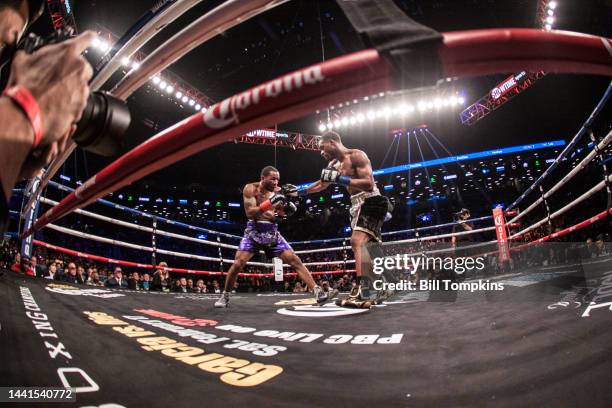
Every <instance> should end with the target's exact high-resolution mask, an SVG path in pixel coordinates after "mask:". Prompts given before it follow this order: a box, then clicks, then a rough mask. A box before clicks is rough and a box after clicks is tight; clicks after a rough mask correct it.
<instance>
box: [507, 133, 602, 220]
mask: <svg viewBox="0 0 612 408" xmlns="http://www.w3.org/2000/svg"><path fill="white" fill-rule="evenodd" d="M610 142H612V131H610V132H608V134H607V136H606V137H605V138H604V139H603V140H602V141H601V142H599V144H598V145H597V146H596V147H595V146H594V147H593V150H591V152H590V153H589V154H588V155H587V156H586V157H585V158H584V159H582V161H581V162H580V163H579V164H578V165H577V166H576V167H574V168H573V169H572V171H570V172H569V173H567V174H566V175H565V176H564V177H563V178H562V179H561V180H559V182H558V183H557V184H555V185H554V186H553V187H551V188H550V189H549V190H548V191H547V192H546V193H544V195H543V196H542V197H540V198H538V199H537V200H536V201H535V202H534V203H533V204H531V205H530V206H529V207H527V208H526V209H525V211H522V212H521V213H520V214H518V215H517V216H516V217H514V218H513V219H511V220H510V221H508V224H511V223H514V222H517V221H518V220H520V219H521V218H522V217H523V216H525V215H526V214H528V213H530V212H531V211H532V210H533V209H534V208H536V207H537V206H538V205H540V204H541V203H542V202H543V201H544V200H545V199H547V198H548V197H550V196H551V195H552V194H554V193H555V192H557V191H558V190H559V189H560V188H561V187H563V186H564V185H565V184H567V182H568V181H569V180H570V179H572V178H573V177H574V176H575V175H576V174H578V172H580V171H581V170H584V169H585V168H586V166H587V165H588V164H589V163H590V162H591V161H592V160H593V159H594V158H595V157H596V156H597V154H598V152H599V151H601V150H603V149H605V148H606V147H607V146H608V145H609V144H610ZM555 160H558V159H555Z"/></svg>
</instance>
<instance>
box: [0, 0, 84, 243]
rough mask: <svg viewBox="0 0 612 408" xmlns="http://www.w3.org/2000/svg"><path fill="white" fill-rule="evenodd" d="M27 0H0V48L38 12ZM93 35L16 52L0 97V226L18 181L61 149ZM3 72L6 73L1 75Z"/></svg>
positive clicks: (79, 109) (76, 113)
mask: <svg viewBox="0 0 612 408" xmlns="http://www.w3.org/2000/svg"><path fill="white" fill-rule="evenodd" d="M36 4H37V2H35V1H32V2H28V1H25V0H16V1H11V0H2V1H0V41H1V44H0V47H1V48H0V49H1V51H2V53H5V52H8V51H9V50H10V49H11V48H14V47H15V46H16V44H17V43H18V42H19V40H20V38H21V37H22V36H23V35H24V32H25V29H26V28H27V26H28V25H29V24H31V22H32V19H33V18H35V17H37V13H33V12H31V10H30V6H32V5H34V6H35V5H36ZM94 38H95V33H93V32H91V31H87V32H85V33H83V34H81V35H79V36H77V37H74V38H71V39H69V40H66V41H63V42H61V43H58V44H52V45H48V46H45V47H42V48H40V49H39V50H37V51H35V52H34V53H32V54H26V53H25V52H23V51H17V52H16V53H15V56H14V58H13V60H12V63H11V66H10V74H8V75H9V77H8V82H7V86H6V88H5V89H4V90H3V92H2V97H0V183H1V184H2V189H0V191H1V193H0V229H1V230H3V231H4V229H5V223H6V221H7V219H8V208H7V202H8V199H9V198H10V195H11V190H12V189H13V186H14V185H15V183H16V182H17V181H19V180H22V179H25V178H30V177H32V176H34V175H36V174H37V173H38V172H39V171H40V170H41V169H42V168H43V167H44V166H45V165H47V164H48V163H50V162H51V160H53V158H54V157H55V156H56V155H57V154H59V153H60V152H62V151H63V150H64V149H65V147H66V144H67V142H68V138H69V137H70V134H71V132H73V131H74V129H75V127H76V126H75V125H74V124H75V123H77V122H78V121H79V119H80V118H81V115H82V113H83V110H84V109H85V106H86V104H87V100H88V97H89V86H88V81H89V79H90V78H91V76H92V72H93V71H92V68H91V66H90V64H89V63H88V62H87V61H86V60H85V58H84V57H83V56H81V53H82V52H83V51H84V50H85V49H86V48H87V47H88V46H89V45H90V43H91V42H92V40H93V39H94ZM5 75H6V73H5Z"/></svg>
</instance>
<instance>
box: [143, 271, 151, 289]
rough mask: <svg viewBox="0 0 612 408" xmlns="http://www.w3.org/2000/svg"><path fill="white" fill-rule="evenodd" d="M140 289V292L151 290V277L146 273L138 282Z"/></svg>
mask: <svg viewBox="0 0 612 408" xmlns="http://www.w3.org/2000/svg"><path fill="white" fill-rule="evenodd" d="M140 288H141V289H142V290H151V275H149V274H148V273H143V274H142V281H141V282H140Z"/></svg>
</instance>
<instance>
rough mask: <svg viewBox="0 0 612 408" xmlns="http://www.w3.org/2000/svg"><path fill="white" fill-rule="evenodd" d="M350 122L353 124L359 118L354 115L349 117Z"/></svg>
mask: <svg viewBox="0 0 612 408" xmlns="http://www.w3.org/2000/svg"><path fill="white" fill-rule="evenodd" d="M349 123H350V124H351V126H352V125H354V124H355V123H357V119H356V118H355V117H354V116H351V118H350V119H349Z"/></svg>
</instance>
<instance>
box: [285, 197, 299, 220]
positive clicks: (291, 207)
mask: <svg viewBox="0 0 612 408" xmlns="http://www.w3.org/2000/svg"><path fill="white" fill-rule="evenodd" d="M296 212H297V205H295V204H294V203H293V202H291V201H289V202H288V203H287V205H285V216H287V217H291V216H292V215H293V214H295V213H296Z"/></svg>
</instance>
